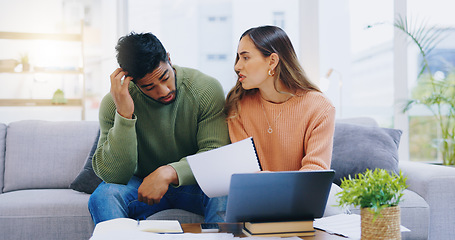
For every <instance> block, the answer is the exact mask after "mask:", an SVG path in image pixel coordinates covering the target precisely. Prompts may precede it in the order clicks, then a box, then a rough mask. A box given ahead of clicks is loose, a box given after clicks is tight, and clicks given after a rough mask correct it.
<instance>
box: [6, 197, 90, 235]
mask: <svg viewBox="0 0 455 240" xmlns="http://www.w3.org/2000/svg"><path fill="white" fill-rule="evenodd" d="M89 198H90V195H88V194H85V193H80V192H76V191H74V190H71V189H36V190H18V191H13V192H8V193H4V194H0V232H1V237H0V238H1V239H47V240H53V239H59V240H60V239H89V238H90V236H91V235H92V232H93V228H94V224H93V220H92V218H91V216H90V212H89V211H88V208H87V204H88V200H89Z"/></svg>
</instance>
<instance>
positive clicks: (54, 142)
mask: <svg viewBox="0 0 455 240" xmlns="http://www.w3.org/2000/svg"><path fill="white" fill-rule="evenodd" d="M98 128H99V124H98V122H95V121H74V122H72V121H68V122H49V121H40V120H27V121H19V122H13V123H10V124H9V125H8V130H7V131H8V134H7V135H6V146H7V148H6V156H5V169H4V171H5V176H4V188H3V192H8V191H14V190H22V189H36V188H41V189H44V188H48V189H52V188H68V187H69V185H70V183H71V182H72V181H73V180H74V178H75V177H76V176H77V175H78V173H79V171H80V169H81V168H82V166H83V165H84V163H85V160H86V158H87V155H88V153H89V152H90V149H91V148H92V144H93V139H95V136H96V134H97V132H98Z"/></svg>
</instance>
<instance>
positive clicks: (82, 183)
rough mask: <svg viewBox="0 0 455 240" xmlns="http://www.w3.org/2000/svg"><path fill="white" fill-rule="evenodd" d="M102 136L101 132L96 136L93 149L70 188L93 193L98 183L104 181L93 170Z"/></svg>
mask: <svg viewBox="0 0 455 240" xmlns="http://www.w3.org/2000/svg"><path fill="white" fill-rule="evenodd" d="M99 138H100V132H99V131H98V134H97V135H96V137H95V141H94V142H93V145H92V149H91V150H90V153H89V154H88V156H87V160H85V164H84V167H83V168H82V170H81V172H79V174H78V175H77V177H76V179H74V181H73V182H72V183H71V185H70V188H71V189H73V190H76V191H79V192H84V193H88V194H92V193H93V191H95V189H96V188H97V187H98V185H99V184H100V183H101V182H102V181H103V180H101V179H100V178H99V177H98V176H97V175H96V174H95V172H94V171H93V167H92V158H93V154H95V151H96V148H97V146H98V139H99Z"/></svg>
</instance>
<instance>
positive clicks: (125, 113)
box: [110, 68, 134, 119]
mask: <svg viewBox="0 0 455 240" xmlns="http://www.w3.org/2000/svg"><path fill="white" fill-rule="evenodd" d="M126 75H127V72H125V71H123V69H121V68H117V69H116V70H115V71H114V72H113V73H112V74H111V76H110V77H111V95H112V98H113V100H114V103H115V106H116V107H117V112H118V114H120V115H121V116H122V117H124V118H129V119H131V118H133V113H134V102H133V99H132V98H131V95H130V92H129V91H128V86H129V84H130V81H131V80H133V78H132V77H126Z"/></svg>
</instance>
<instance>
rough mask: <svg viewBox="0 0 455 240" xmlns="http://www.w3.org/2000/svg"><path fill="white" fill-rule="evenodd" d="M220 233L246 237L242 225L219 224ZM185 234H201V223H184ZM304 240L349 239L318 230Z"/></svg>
mask: <svg viewBox="0 0 455 240" xmlns="http://www.w3.org/2000/svg"><path fill="white" fill-rule="evenodd" d="M218 225H219V226H220V232H225V233H233V234H234V236H236V237H245V235H244V234H243V233H242V224H241V223H219V224H218ZM182 229H183V232H186V233H200V232H201V225H200V224H199V223H183V224H182ZM302 239H309V240H332V239H338V240H340V239H345V240H346V239H347V238H345V237H341V236H338V235H331V234H328V233H326V232H324V231H320V230H317V229H316V234H315V236H312V237H302Z"/></svg>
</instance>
